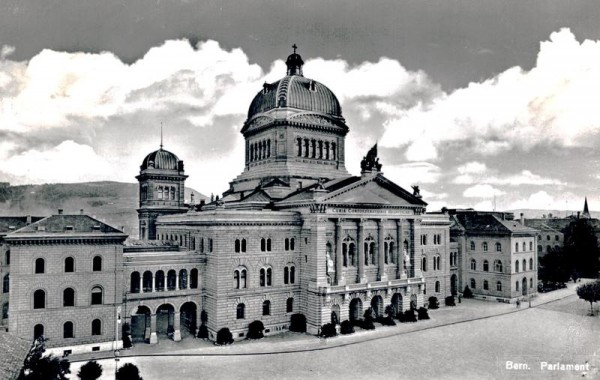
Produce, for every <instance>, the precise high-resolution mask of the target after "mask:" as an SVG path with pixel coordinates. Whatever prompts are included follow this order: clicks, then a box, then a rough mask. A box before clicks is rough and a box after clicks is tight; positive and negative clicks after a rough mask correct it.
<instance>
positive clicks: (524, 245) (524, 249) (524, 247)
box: [523, 242, 527, 252]
mask: <svg viewBox="0 0 600 380" xmlns="http://www.w3.org/2000/svg"><path fill="white" fill-rule="evenodd" d="M526 250H527V244H525V242H523V252H525V251H526Z"/></svg>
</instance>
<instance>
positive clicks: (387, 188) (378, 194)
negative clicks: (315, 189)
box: [321, 176, 426, 207]
mask: <svg viewBox="0 0 600 380" xmlns="http://www.w3.org/2000/svg"><path fill="white" fill-rule="evenodd" d="M321 202H326V203H346V204H377V205H385V206H398V207H406V206H415V207H424V206H426V203H425V202H423V201H422V200H421V199H419V198H416V197H414V196H413V195H412V194H410V193H409V192H408V191H406V190H404V189H402V188H401V187H400V186H398V185H396V184H394V183H393V182H391V181H389V180H387V179H385V178H383V177H381V176H380V177H377V178H372V179H370V180H363V181H359V182H357V183H353V184H351V185H348V186H345V187H343V188H341V189H338V190H336V191H335V192H333V193H330V194H327V195H326V196H325V197H323V198H322V199H321Z"/></svg>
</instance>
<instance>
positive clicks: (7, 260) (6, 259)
mask: <svg viewBox="0 0 600 380" xmlns="http://www.w3.org/2000/svg"><path fill="white" fill-rule="evenodd" d="M556 240H558V239H556ZM4 265H10V250H8V251H6V252H4Z"/></svg>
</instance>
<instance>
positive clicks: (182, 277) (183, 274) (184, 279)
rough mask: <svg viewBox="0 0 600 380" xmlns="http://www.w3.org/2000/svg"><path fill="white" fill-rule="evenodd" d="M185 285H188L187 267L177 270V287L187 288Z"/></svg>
mask: <svg viewBox="0 0 600 380" xmlns="http://www.w3.org/2000/svg"><path fill="white" fill-rule="evenodd" d="M187 287H188V273H187V269H181V270H180V271H179V289H187Z"/></svg>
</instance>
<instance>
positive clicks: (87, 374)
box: [77, 360, 102, 380]
mask: <svg viewBox="0 0 600 380" xmlns="http://www.w3.org/2000/svg"><path fill="white" fill-rule="evenodd" d="M100 376H102V366H101V365H100V364H98V363H97V362H96V361H95V360H90V361H89V362H87V363H85V364H84V365H82V366H81V368H79V372H77V377H79V378H80V379H81V380H96V379H99V378H100Z"/></svg>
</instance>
